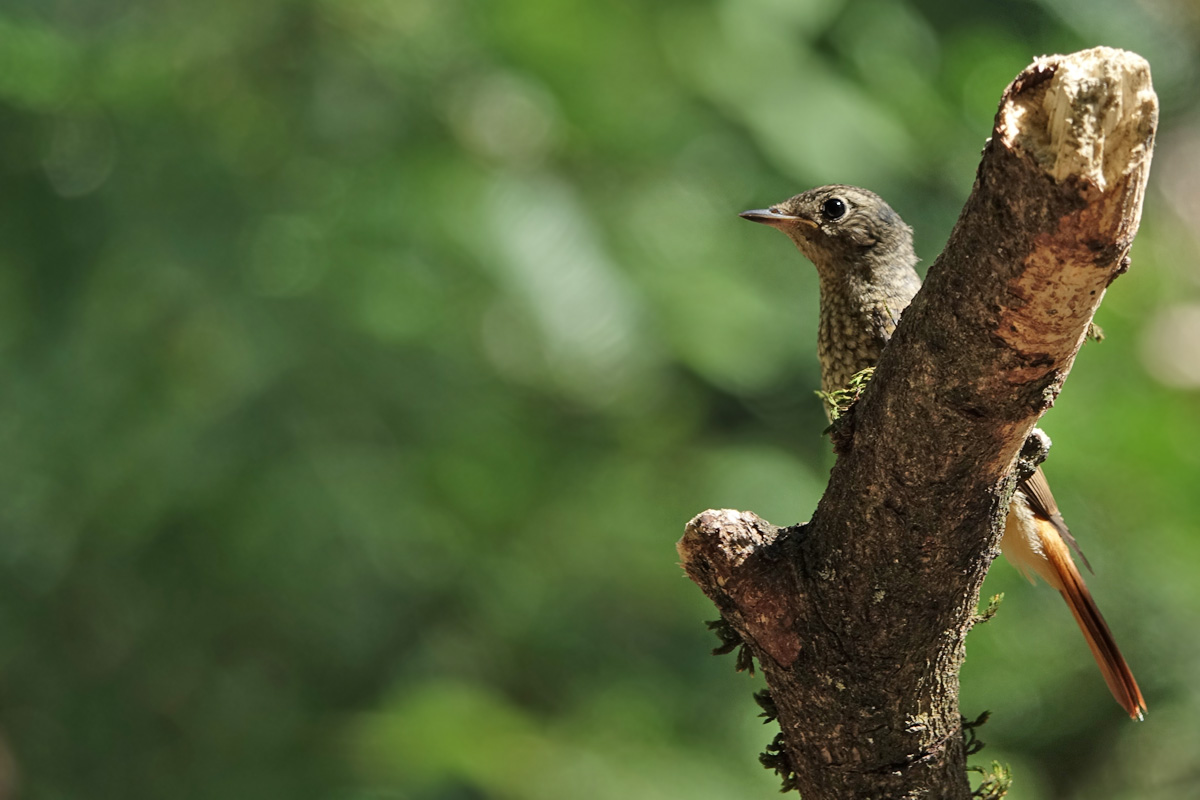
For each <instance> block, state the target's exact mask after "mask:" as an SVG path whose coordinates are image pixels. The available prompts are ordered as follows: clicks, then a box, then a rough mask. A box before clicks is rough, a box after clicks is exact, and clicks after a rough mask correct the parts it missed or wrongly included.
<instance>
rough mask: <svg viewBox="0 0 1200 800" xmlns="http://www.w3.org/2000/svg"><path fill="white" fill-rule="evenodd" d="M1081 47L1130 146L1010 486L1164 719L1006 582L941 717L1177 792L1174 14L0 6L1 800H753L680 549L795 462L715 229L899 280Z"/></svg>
mask: <svg viewBox="0 0 1200 800" xmlns="http://www.w3.org/2000/svg"><path fill="white" fill-rule="evenodd" d="M1097 44H1108V45H1113V46H1119V47H1126V48H1129V49H1132V50H1135V51H1138V52H1140V53H1141V54H1143V55H1144V56H1146V57H1147V58H1148V59H1149V60H1150V62H1151V64H1152V67H1153V71H1154V80H1155V86H1156V88H1157V90H1158V93H1159V97H1160V101H1161V104H1162V118H1161V123H1162V124H1161V129H1160V136H1159V142H1158V150H1157V153H1156V158H1155V167H1154V171H1153V176H1152V184H1151V188H1150V192H1149V195H1148V197H1147V203H1146V210H1145V215H1144V219H1143V225H1142V232H1141V235H1140V236H1139V238H1138V240H1137V244H1136V245H1135V247H1134V252H1133V269H1132V270H1131V271H1130V272H1129V274H1128V275H1127V276H1125V277H1123V278H1121V279H1120V280H1119V281H1118V282H1117V283H1116V284H1114V286H1113V290H1112V291H1111V292H1110V294H1109V297H1108V299H1107V300H1106V301H1105V304H1104V306H1103V308H1102V309H1101V311H1100V314H1099V316H1098V322H1099V323H1100V324H1101V325H1103V326H1104V328H1105V329H1106V331H1107V333H1108V339H1107V341H1105V342H1104V343H1103V344H1099V345H1094V344H1090V345H1088V346H1087V347H1085V349H1084V351H1083V352H1082V354H1081V357H1080V359H1079V361H1078V364H1077V367H1076V369H1075V371H1074V373H1073V374H1072V376H1071V379H1070V381H1069V382H1068V383H1067V386H1066V390H1065V391H1064V392H1063V394H1062V396H1061V398H1060V399H1059V404H1058V408H1056V409H1055V410H1054V411H1052V412H1051V413H1050V414H1049V415H1048V417H1047V418H1046V420H1045V427H1046V428H1047V430H1048V431H1049V433H1050V434H1051V436H1052V437H1054V439H1055V448H1054V450H1053V452H1052V453H1051V460H1050V462H1049V463H1048V465H1047V472H1048V473H1049V474H1050V476H1051V478H1052V481H1053V483H1054V486H1055V491H1056V492H1057V494H1058V499H1059V502H1060V505H1061V506H1062V507H1063V509H1064V511H1065V513H1066V516H1067V519H1068V521H1069V522H1070V524H1071V526H1072V528H1073V530H1074V531H1075V533H1076V534H1077V535H1078V537H1079V539H1080V541H1081V542H1082V544H1083V546H1084V548H1085V550H1086V551H1087V552H1088V554H1089V556H1090V558H1091V560H1092V563H1093V564H1094V565H1095V567H1096V573H1097V574H1096V576H1095V577H1094V578H1090V579H1089V580H1090V582H1091V585H1092V588H1093V590H1094V592H1095V594H1096V596H1097V597H1098V598H1099V601H1100V605H1101V607H1102V608H1103V610H1104V612H1105V613H1106V615H1107V616H1108V619H1109V622H1110V623H1111V625H1112V628H1113V630H1114V632H1115V633H1116V635H1117V638H1118V640H1119V641H1120V642H1121V645H1122V648H1123V649H1124V651H1125V654H1126V656H1127V657H1128V659H1129V661H1130V662H1131V664H1132V665H1133V668H1134V671H1135V672H1136V674H1137V676H1138V678H1139V680H1140V682H1141V685H1142V688H1143V690H1144V692H1145V694H1146V697H1147V700H1148V703H1149V707H1150V713H1149V716H1148V719H1147V721H1146V722H1145V723H1144V724H1132V723H1130V722H1129V720H1127V719H1125V718H1124V715H1123V714H1122V713H1121V711H1120V709H1119V708H1118V707H1117V706H1116V704H1115V703H1114V702H1113V701H1112V699H1111V698H1110V697H1109V694H1108V692H1107V690H1106V689H1105V686H1104V683H1103V681H1102V680H1101V678H1100V676H1099V674H1098V672H1097V670H1096V668H1095V666H1094V664H1093V662H1092V659H1091V656H1090V654H1089V653H1088V650H1087V647H1086V646H1085V644H1084V642H1083V639H1082V637H1081V636H1080V635H1079V633H1078V631H1077V630H1076V629H1075V623H1074V622H1073V621H1072V619H1071V616H1070V614H1069V613H1068V612H1067V610H1066V608H1065V607H1063V604H1062V601H1061V600H1060V599H1059V597H1058V596H1057V594H1056V593H1055V592H1053V591H1051V590H1049V589H1047V588H1046V587H1044V586H1042V587H1038V588H1037V589H1033V588H1031V587H1029V586H1028V585H1025V584H1024V582H1023V581H1022V580H1021V579H1020V578H1019V576H1018V575H1017V574H1016V572H1015V571H1014V570H1013V569H1012V568H1011V567H1009V566H1008V565H1007V564H1005V563H1003V562H1000V563H998V564H997V566H996V569H995V570H994V571H993V575H992V576H991V577H990V578H989V579H988V585H987V586H986V587H985V593H986V594H991V593H995V592H1000V591H1004V592H1006V593H1007V600H1006V601H1005V603H1004V605H1003V606H1002V607H1001V609H1000V613H999V615H998V616H997V617H996V619H995V620H994V621H993V622H991V623H990V624H988V625H986V626H982V627H980V628H979V629H977V630H976V631H975V632H974V633H972V635H971V637H970V640H969V643H968V662H967V665H966V667H965V670H964V673H963V711H964V713H965V714H967V715H968V716H975V715H976V714H978V713H979V712H981V711H983V710H985V709H990V710H992V711H993V717H992V721H991V722H990V723H988V725H987V726H986V727H985V728H983V729H982V730H981V731H980V736H981V738H982V739H983V740H984V741H986V742H987V744H988V747H987V749H985V750H984V751H983V753H981V754H980V755H979V756H976V757H975V759H974V760H975V762H976V763H979V764H984V765H986V764H987V763H988V762H989V761H990V760H992V759H997V760H1000V761H1002V762H1006V763H1009V764H1011V765H1012V767H1013V769H1014V771H1015V775H1016V785H1015V788H1014V790H1013V792H1012V794H1011V795H1010V796H1011V797H1014V798H1069V797H1088V798H1097V797H1105V798H1181V797H1200V789H1198V788H1197V785H1198V781H1200V757H1198V755H1197V752H1198V751H1200V736H1198V735H1197V731H1198V726H1200V722H1198V721H1197V720H1198V719H1200V693H1198V691H1197V688H1196V677H1197V674H1198V673H1200V638H1198V636H1197V633H1198V631H1200V613H1198V610H1197V609H1198V607H1200V582H1198V581H1197V580H1196V578H1195V574H1196V567H1195V564H1196V561H1197V558H1198V557H1200V538H1198V537H1197V535H1196V534H1197V527H1198V522H1200V520H1198V517H1200V489H1198V487H1197V477H1198V475H1200V394H1198V387H1200V268H1198V266H1197V264H1198V249H1200V248H1198V244H1197V237H1196V234H1195V228H1196V222H1197V221H1198V220H1200V114H1198V111H1200V109H1198V108H1197V94H1196V90H1195V87H1196V85H1197V83H1198V82H1200V12H1198V10H1197V6H1196V5H1195V4H1194V3H1192V2H1190V0H1174V1H1172V0H1143V2H1132V3H1131V2H1116V0H1104V2H1092V3H1085V2H1083V0H1040V1H1038V2H991V3H952V2H936V1H935V0H912V1H911V2H895V1H894V0H886V1H885V0H845V1H844V2H829V1H828V0H822V1H821V2H817V0H710V1H706V2H683V0H662V1H660V2H654V3H650V2H641V3H635V2H630V1H629V0H609V2H598V1H597V0H592V2H584V1H583V0H557V1H555V0H492V2H470V1H469V0H254V1H253V2H247V1H246V0H211V1H210V2H206V3H197V2H183V0H159V1H158V2H153V3H151V2H133V1H132V0H130V1H128V2H122V1H121V0H111V1H110V2H91V3H86V2H79V1H78V0H7V1H6V2H5V3H4V4H3V6H2V7H0V348H2V355H3V358H2V360H0V364H2V368H3V370H4V389H3V392H2V395H0V396H2V397H3V401H2V402H3V405H2V413H0V443H2V446H3V450H4V458H3V461H2V462H0V491H2V496H3V503H0V587H2V588H0V732H2V733H0V742H2V745H0V797H5V798H7V797H13V796H20V797H25V798H85V797H86V798H143V797H144V798H164V797H169V798H306V797H314V798H353V799H355V800H357V799H358V798H364V799H365V798H397V799H401V800H474V799H476V798H502V799H504V800H517V799H524V798H530V799H532V800H543V799H545V800H550V799H551V798H580V799H581V800H604V799H607V798H639V799H640V798H650V799H651V800H653V799H655V798H661V799H663V800H669V799H670V798H689V800H695V799H696V798H714V799H716V798H731V797H770V796H774V793H775V792H776V790H777V787H778V781H777V779H776V778H775V777H774V776H773V775H770V774H768V773H767V772H765V771H764V770H763V769H762V768H761V767H760V766H759V765H758V763H757V760H756V756H757V754H758V753H759V752H760V751H761V749H762V748H763V746H764V745H765V744H766V743H767V742H769V741H770V739H771V737H772V736H773V734H774V729H773V727H764V726H762V725H761V724H760V720H758V719H757V718H756V714H757V713H758V709H757V707H756V706H755V704H754V703H753V702H752V700H751V697H750V695H751V692H752V691H753V690H755V689H757V688H759V686H760V683H759V679H751V678H748V677H746V676H745V675H737V674H735V673H734V671H733V662H732V659H730V658H712V657H710V656H709V655H708V652H709V650H710V649H711V648H712V647H713V646H715V644H716V640H715V639H714V637H713V636H712V635H711V634H710V633H709V632H708V631H707V630H706V629H705V627H704V625H703V621H704V620H706V619H710V618H712V617H714V616H715V613H714V610H713V608H712V607H711V605H710V604H709V603H708V601H707V600H705V599H704V598H703V597H702V596H701V594H700V592H699V591H698V590H697V589H696V588H695V587H694V586H693V585H692V584H690V583H689V582H688V581H686V579H685V578H684V577H683V575H682V572H681V571H680V570H679V568H678V567H677V565H676V556H675V552H674V542H675V540H676V539H677V538H678V536H679V535H680V534H681V532H682V529H683V524H684V522H685V521H686V520H687V519H688V518H690V517H691V516H692V515H693V514H695V513H697V512H699V511H701V510H703V509H706V508H710V507H733V508H741V509H752V510H754V511H757V512H758V513H760V514H762V515H763V516H765V517H767V518H769V519H771V520H772V521H774V522H776V523H780V524H788V523H792V522H796V521H799V520H801V519H806V518H807V516H808V515H809V513H810V512H811V510H812V509H813V508H814V506H815V504H816V502H817V499H818V497H819V496H820V492H821V490H822V487H823V485H824V482H825V479H826V474H827V471H828V468H829V466H830V464H831V457H830V455H829V452H828V451H829V448H828V442H827V441H826V440H825V439H823V438H822V436H821V430H822V428H823V427H824V420H823V417H822V412H821V409H820V405H819V402H818V401H817V399H816V398H815V397H814V396H813V394H812V390H813V389H815V388H816V387H817V385H818V371H817V363H816V357H815V336H816V330H815V329H816V325H815V316H816V276H815V273H814V271H813V270H812V268H811V267H810V266H809V265H808V264H807V263H806V262H804V261H803V259H802V258H801V257H800V256H799V254H797V253H796V252H795V251H794V249H793V247H792V245H791V244H790V243H789V242H788V241H787V240H786V239H785V238H784V237H782V236H780V235H778V234H776V233H773V232H770V231H767V230H765V229H763V228H762V227H761V226H756V225H751V224H749V223H747V222H745V221H743V220H740V219H738V218H737V216H736V213H737V212H738V211H740V210H742V209H745V208H752V207H761V206H763V205H766V204H769V203H771V202H775V201H778V200H781V199H783V198H785V197H787V196H789V195H791V194H793V193H795V192H797V191H799V190H801V189H804V188H808V187H810V186H813V185H817V184H822V183H828V182H835V181H836V182H848V183H857V184H861V185H865V186H867V187H870V188H872V189H875V190H876V191H878V192H880V193H881V194H883V195H884V196H885V197H886V198H888V199H889V200H890V201H891V203H892V205H893V206H894V207H895V208H896V209H897V210H898V211H899V212H900V213H901V214H902V215H903V216H904V217H905V219H906V220H908V221H909V222H910V223H911V224H913V226H914V227H915V228H916V230H917V246H918V250H919V252H920V254H921V256H922V258H923V259H924V263H925V264H928V263H930V262H931V261H932V260H933V258H934V257H935V256H936V254H937V253H938V251H939V250H940V248H941V245H942V243H943V242H944V240H945V237H946V236H947V234H948V232H949V230H950V228H951V226H952V224H953V221H954V219H955V217H956V215H957V212H958V209H959V208H960V207H961V204H962V202H963V200H964V199H965V197H966V194H967V192H968V191H969V189H970V186H971V182H972V179H973V177H974V170H975V165H976V163H977V159H978V155H979V151H980V149H981V147H982V145H983V142H984V139H985V138H986V136H987V135H988V133H989V131H990V125H991V119H992V115H993V114H994V112H995V108H996V104H997V101H998V99H999V97H1000V94H1001V91H1002V90H1003V89H1004V87H1005V85H1006V83H1007V82H1008V81H1009V80H1010V79H1011V78H1012V77H1014V76H1015V75H1016V74H1017V72H1018V71H1019V70H1021V69H1022V68H1023V67H1024V66H1025V65H1026V64H1027V63H1029V62H1030V60H1031V59H1032V58H1033V57H1035V56H1037V55H1040V54H1043V53H1049V52H1069V51H1074V50H1078V49H1082V48H1085V47H1091V46H1094V45H1097Z"/></svg>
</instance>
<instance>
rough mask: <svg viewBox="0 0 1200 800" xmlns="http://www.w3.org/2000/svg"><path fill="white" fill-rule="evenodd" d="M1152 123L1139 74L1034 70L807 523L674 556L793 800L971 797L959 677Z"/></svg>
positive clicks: (1122, 235) (1149, 93) (688, 544)
mask: <svg viewBox="0 0 1200 800" xmlns="http://www.w3.org/2000/svg"><path fill="white" fill-rule="evenodd" d="M1156 123H1157V100H1156V98H1155V95H1154V92H1153V90H1152V88H1151V85H1150V70H1149V66H1148V65H1147V64H1146V62H1145V61H1144V60H1143V59H1141V58H1140V57H1138V56H1136V55H1134V54H1132V53H1127V52H1123V51H1118V50H1111V49H1108V48H1097V49H1094V50H1088V51H1084V52H1081V53H1075V54H1073V55H1070V56H1051V57H1047V58H1041V59H1038V60H1037V61H1036V62H1034V63H1033V64H1032V65H1031V66H1030V67H1028V68H1027V69H1026V70H1025V71H1024V72H1022V73H1021V74H1020V75H1019V76H1018V77H1017V79H1016V80H1014V81H1013V83H1012V84H1010V85H1009V87H1008V88H1007V89H1006V91H1005V93H1004V97H1003V99H1002V100H1001V103H1000V110H999V112H998V113H997V116H996V122H995V129H994V131H993V134H992V137H991V139H990V140H989V141H988V143H987V146H986V148H985V150H984V153H983V158H982V162H981V163H980V166H979V170H978V174H977V177H976V181H975V186H974V189H973V190H972V193H971V196H970V198H969V200H968V201H967V204H966V206H965V207H964V209H963V212H962V215H961V216H960V218H959V220H958V223H957V225H956V227H955V229H954V232H953V234H952V235H951V237H950V241H949V242H948V243H947V245H946V248H945V251H944V252H943V253H942V255H941V256H940V257H939V258H938V259H937V261H936V262H935V263H934V264H933V266H932V267H931V268H930V270H929V275H928V278H927V279H926V282H925V285H924V288H923V289H922V290H921V292H920V293H919V294H918V295H917V297H916V299H915V300H914V301H913V303H912V305H911V306H910V307H909V309H908V310H907V311H905V313H904V315H903V318H902V319H901V321H900V324H899V327H898V328H897V329H896V332H895V336H894V338H893V339H892V342H891V344H890V345H889V346H888V348H887V350H886V351H885V352H884V355H883V357H882V359H881V360H880V363H879V367H878V369H877V371H876V373H875V376H874V378H873V380H872V381H871V383H870V385H869V386H868V388H867V391H866V393H865V394H864V396H863V397H862V398H861V400H860V401H859V402H858V403H857V404H856V405H855V406H854V408H853V409H852V410H851V412H850V414H849V415H848V416H847V417H844V418H843V419H842V420H839V423H838V425H837V426H836V427H835V431H834V445H835V450H836V452H837V453H838V460H837V464H836V465H835V467H834V468H833V471H832V474H831V476H830V482H829V487H828V489H827V490H826V492H825V496H824V497H823V498H822V500H821V503H820V505H819V506H818V508H817V510H816V512H815V514H814V515H813V518H812V521H811V522H809V523H808V524H807V525H805V526H803V527H799V528H791V529H781V528H777V527H775V526H772V525H770V524H769V523H766V522H765V521H763V520H761V519H759V518H758V517H757V516H755V515H754V514H751V513H748V512H738V511H706V512H704V513H702V514H700V515H699V516H697V517H696V518H695V519H693V520H692V521H691V522H690V523H689V524H688V526H687V529H686V532H685V534H684V536H683V538H682V539H681V540H680V542H679V545H678V549H679V553H680V556H681V557H682V560H683V567H684V569H685V570H686V571H687V573H688V575H689V576H690V577H691V578H692V580H693V581H695V582H696V583H697V584H698V585H699V586H700V588H701V589H703V590H704V592H705V593H706V594H707V595H708V596H709V598H711V599H712V600H713V602H714V603H715V604H716V605H717V608H718V609H719V610H720V612H721V615H722V617H723V618H724V619H725V620H726V621H727V622H728V623H729V624H730V625H731V626H732V628H733V629H734V630H735V631H736V632H737V633H738V634H739V635H740V636H741V637H742V639H743V640H744V642H745V643H746V645H747V646H748V647H749V648H750V650H751V652H752V653H753V654H754V656H755V657H756V658H757V660H758V661H759V663H760V666H761V668H762V670H763V673H764V674H765V676H766V680H767V684H768V686H769V688H770V691H771V694H772V698H773V700H774V705H775V707H776V709H777V710H778V716H779V722H780V726H781V729H782V731H783V735H784V745H785V752H786V755H787V757H788V758H789V759H790V761H791V766H792V768H793V769H794V771H795V781H796V786H797V788H799V789H800V792H801V794H802V795H803V796H804V797H805V799H806V800H821V799H823V798H843V797H844V798H926V797H939V798H940V797H946V798H965V797H968V796H969V795H970V788H969V786H968V782H967V773H966V770H965V768H966V754H965V748H964V744H963V731H962V726H961V723H960V717H959V711H958V671H959V667H960V665H961V663H962V661H963V657H964V642H965V639H966V635H967V632H968V631H969V630H970V628H971V625H972V623H973V620H974V619H975V609H976V604H977V602H978V595H979V588H980V585H981V584H982V583H983V578H984V575H985V574H986V572H987V568H988V566H989V564H990V563H991V561H992V559H993V558H994V557H995V555H996V553H997V547H998V542H999V538H1000V535H1001V528H1002V523H1003V519H1004V515H1005V510H1006V508H1007V504H1008V498H1009V496H1010V495H1011V492H1012V488H1013V466H1014V462H1015V458H1016V456H1017V454H1018V451H1019V450H1020V449H1021V445H1022V443H1023V442H1024V441H1025V439H1026V437H1027V436H1028V435H1029V433H1030V432H1031V430H1032V429H1033V426H1034V424H1035V423H1036V422H1037V420H1038V418H1039V417H1040V416H1041V414H1042V413H1043V412H1044V411H1045V410H1046V409H1047V408H1049V406H1050V405H1051V403H1053V401H1054V398H1055V397H1056V396H1057V394H1058V391H1059V389H1060V387H1061V386H1062V382H1063V380H1064V378H1065V377H1066V375H1067V372H1068V371H1069V370H1070V367H1071V364H1072V361H1073V360H1074V358H1075V354H1076V352H1077V351H1078V349H1079V346H1080V344H1081V343H1082V342H1083V339H1084V337H1085V334H1086V332H1087V328H1088V324H1089V323H1090V321H1091V319H1092V315H1093V314H1094V313H1095V311H1096V308H1097V307H1098V306H1099V304H1100V300H1101V298H1102V297H1103V295H1104V291H1105V289H1106V287H1107V286H1108V285H1109V283H1111V282H1112V280H1113V279H1114V278H1115V277H1116V276H1117V275H1119V274H1120V273H1121V272H1123V271H1124V269H1125V268H1126V266H1127V265H1128V261H1127V259H1126V254H1127V252H1128V250H1129V246H1130V244H1131V242H1132V240H1133V236H1134V233H1135V232H1136V230H1137V227H1138V222H1139V218H1140V214H1141V207H1142V196H1143V191H1144V188H1145V185H1146V178H1147V174H1148V171H1149V167H1150V155H1151V151H1152V147H1153V141H1154V131H1155V127H1156Z"/></svg>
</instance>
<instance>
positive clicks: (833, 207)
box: [821, 197, 846, 219]
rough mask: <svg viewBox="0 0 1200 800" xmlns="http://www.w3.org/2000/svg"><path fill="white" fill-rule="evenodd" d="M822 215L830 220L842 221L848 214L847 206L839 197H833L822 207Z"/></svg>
mask: <svg viewBox="0 0 1200 800" xmlns="http://www.w3.org/2000/svg"><path fill="white" fill-rule="evenodd" d="M821 213H823V214H824V215H825V216H826V217H828V218H829V219H841V218H842V217H843V216H845V214H846V204H845V203H844V202H843V201H842V199H841V198H839V197H831V198H829V199H828V200H826V201H825V204H824V205H822V206H821Z"/></svg>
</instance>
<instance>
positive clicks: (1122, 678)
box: [1035, 519, 1146, 720]
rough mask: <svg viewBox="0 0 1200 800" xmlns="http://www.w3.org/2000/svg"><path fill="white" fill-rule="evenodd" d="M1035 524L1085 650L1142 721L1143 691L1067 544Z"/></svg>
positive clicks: (1045, 524) (1047, 526)
mask: <svg viewBox="0 0 1200 800" xmlns="http://www.w3.org/2000/svg"><path fill="white" fill-rule="evenodd" d="M1035 524H1036V525H1037V526H1038V528H1039V530H1038V533H1039V535H1040V538H1041V540H1042V546H1043V548H1044V550H1045V554H1046V559H1047V561H1049V562H1050V565H1051V566H1052V567H1053V568H1054V571H1055V572H1056V573H1057V574H1058V578H1059V580H1060V581H1061V582H1062V588H1061V589H1060V590H1059V591H1061V592H1062V596H1063V599H1064V600H1066V601H1067V606H1068V607H1070V609H1071V613H1072V614H1074V615H1075V621H1076V622H1077V623H1079V628H1080V630H1082V631H1083V635H1084V637H1085V638H1086V639H1087V643H1088V647H1090V648H1091V649H1092V655H1093V656H1094V657H1095V658H1096V663H1097V664H1098V665H1099V666H1100V672H1101V674H1102V675H1104V682H1105V683H1107V684H1108V689H1109V691H1110V692H1112V695H1113V697H1115V698H1116V700H1117V702H1118V703H1120V704H1121V707H1122V708H1124V709H1125V711H1126V712H1127V713H1128V714H1129V716H1130V717H1131V718H1132V719H1136V720H1140V719H1142V715H1143V713H1144V712H1145V711H1146V701H1145V700H1144V699H1143V698H1142V691H1141V690H1140V689H1139V688H1138V685H1137V681H1135V680H1134V679H1133V672H1131V671H1130V669H1129V665H1128V664H1126V663H1125V658H1124V656H1122V655H1121V651H1120V649H1118V648H1117V643H1116V641H1114V640H1113V635H1112V632H1111V631H1110V630H1109V629H1108V623H1106V622H1105V621H1104V617H1103V615H1101V613H1100V609H1099V608H1097V607H1096V601H1095V600H1093V599H1092V593H1091V592H1089V591H1088V588H1087V584H1086V583H1084V582H1083V576H1082V575H1080V574H1079V570H1078V569H1077V568H1076V567H1075V562H1074V561H1073V560H1072V559H1071V553H1070V551H1069V550H1068V549H1067V543H1066V542H1065V541H1064V540H1063V538H1062V537H1061V536H1059V534H1058V531H1057V529H1055V527H1054V525H1053V524H1052V523H1051V522H1050V521H1049V520H1044V519H1036V520H1035Z"/></svg>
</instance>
